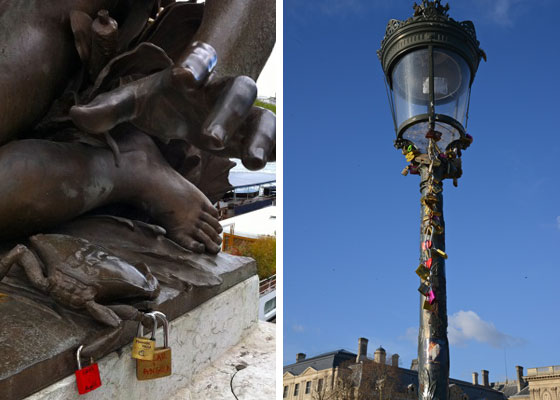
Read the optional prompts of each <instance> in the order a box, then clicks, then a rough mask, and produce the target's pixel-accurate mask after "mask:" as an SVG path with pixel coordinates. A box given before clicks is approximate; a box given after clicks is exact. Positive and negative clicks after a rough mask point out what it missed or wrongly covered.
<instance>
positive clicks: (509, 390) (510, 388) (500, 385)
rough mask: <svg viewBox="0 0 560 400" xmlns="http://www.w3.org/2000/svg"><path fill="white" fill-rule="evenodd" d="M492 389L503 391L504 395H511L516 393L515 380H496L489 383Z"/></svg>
mask: <svg viewBox="0 0 560 400" xmlns="http://www.w3.org/2000/svg"><path fill="white" fill-rule="evenodd" d="M490 386H491V387H492V389H495V390H499V391H500V392H503V393H504V394H505V395H506V397H511V396H514V395H515V394H517V381H511V382H508V383H504V382H496V383H492V384H491V385H490Z"/></svg>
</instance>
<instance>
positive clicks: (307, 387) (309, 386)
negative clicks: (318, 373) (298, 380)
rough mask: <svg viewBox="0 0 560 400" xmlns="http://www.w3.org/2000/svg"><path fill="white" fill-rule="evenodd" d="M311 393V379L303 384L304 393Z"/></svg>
mask: <svg viewBox="0 0 560 400" xmlns="http://www.w3.org/2000/svg"><path fill="white" fill-rule="evenodd" d="M309 393H311V381H307V382H306V384H305V394H309Z"/></svg>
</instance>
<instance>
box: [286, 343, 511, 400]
mask: <svg viewBox="0 0 560 400" xmlns="http://www.w3.org/2000/svg"><path fill="white" fill-rule="evenodd" d="M348 360H352V361H355V360H356V354H355V353H351V352H349V351H347V350H344V349H340V350H336V351H331V352H329V353H324V354H320V355H318V356H315V357H311V358H306V359H305V360H302V361H300V362H296V363H295V364H290V365H286V366H284V373H286V372H290V373H291V374H292V375H299V374H301V373H302V372H303V371H305V370H306V369H307V368H309V367H312V368H314V369H315V370H317V371H320V370H324V369H330V368H333V367H338V366H339V365H340V364H342V363H343V362H345V361H348ZM399 379H400V381H401V383H402V385H403V386H404V387H406V386H408V385H409V384H411V383H412V384H413V385H414V386H416V388H417V389H418V371H413V370H410V369H406V368H399ZM449 384H450V385H451V384H455V385H457V386H459V387H460V388H461V390H462V391H463V392H464V393H466V394H467V395H468V396H469V400H506V399H507V398H506V396H504V394H503V393H502V392H499V391H497V390H494V389H492V388H490V387H485V386H482V385H473V384H472V383H470V382H465V381H460V380H458V379H451V378H450V379H449ZM516 387H517V386H516Z"/></svg>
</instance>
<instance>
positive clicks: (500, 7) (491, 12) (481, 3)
mask: <svg viewBox="0 0 560 400" xmlns="http://www.w3.org/2000/svg"><path fill="white" fill-rule="evenodd" d="M476 4H477V8H478V10H479V11H481V12H483V13H484V15H485V16H486V17H488V18H489V19H490V20H492V21H493V22H494V23H496V24H498V25H501V26H505V27H512V26H513V25H514V22H515V20H516V19H517V18H518V17H519V16H520V15H521V14H523V13H524V12H525V11H526V10H527V9H528V7H530V6H531V5H532V4H531V2H530V1H528V0H478V1H477V2H476Z"/></svg>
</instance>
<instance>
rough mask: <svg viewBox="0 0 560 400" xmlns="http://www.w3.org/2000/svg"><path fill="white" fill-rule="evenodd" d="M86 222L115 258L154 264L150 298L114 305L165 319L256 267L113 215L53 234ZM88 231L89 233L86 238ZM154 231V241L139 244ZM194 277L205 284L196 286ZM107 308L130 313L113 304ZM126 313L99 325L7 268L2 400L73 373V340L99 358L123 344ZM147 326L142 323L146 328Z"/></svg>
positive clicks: (0, 299) (1, 310)
mask: <svg viewBox="0 0 560 400" xmlns="http://www.w3.org/2000/svg"><path fill="white" fill-rule="evenodd" d="M92 225H95V226H96V228H97V229H95V230H93V231H95V232H97V233H95V234H93V235H98V236H97V237H101V236H104V241H103V242H102V243H103V244H106V243H114V246H115V247H114V249H117V248H118V249H119V250H120V252H119V254H118V256H119V257H123V258H125V257H126V258H127V259H131V260H135V261H134V262H145V263H146V264H150V265H154V266H153V267H152V272H153V274H154V275H155V276H156V277H157V278H158V280H159V281H160V282H161V283H160V284H161V290H160V293H159V294H158V296H157V297H156V298H155V299H153V300H149V301H147V300H137V299H136V300H135V299H131V300H129V301H128V302H126V301H121V303H123V302H124V303H127V305H129V306H131V308H138V309H141V310H148V309H149V310H159V311H162V312H163V313H165V314H166V315H167V317H168V318H169V319H170V320H172V319H174V318H177V317H178V316H180V315H183V314H184V313H186V312H188V311H190V310H192V309H193V308H195V307H196V306H198V305H200V304H202V303H204V302H205V301H207V300H208V299H210V298H212V297H214V296H215V295H217V294H219V293H221V292H223V291H225V290H227V289H229V288H230V287H232V286H234V285H235V284H237V283H239V282H241V281H243V280H245V279H247V278H249V277H251V276H253V275H254V274H255V273H256V265H255V262H254V261H253V260H251V259H249V258H246V257H234V256H230V255H227V254H222V253H220V254H218V255H200V254H193V253H192V252H190V251H187V250H185V249H184V248H181V247H180V246H177V245H176V244H175V243H174V242H172V241H170V240H169V239H167V238H165V237H163V236H162V235H161V233H159V234H158V233H155V232H154V230H153V229H152V228H151V227H149V226H146V225H145V224H142V223H137V222H135V223H133V225H129V224H128V223H126V221H118V220H115V219H114V218H112V217H103V216H101V217H84V218H83V219H82V218H81V219H78V220H76V221H73V222H71V223H69V224H66V225H64V226H62V227H60V229H57V233H62V234H65V235H78V234H81V233H83V232H85V231H88V230H89V231H92V230H91V226H92ZM103 232H104V233H103ZM94 237H95V236H89V237H88V240H92V239H94ZM154 237H155V238H156V240H155V242H156V245H155V246H153V247H151V248H148V247H143V243H146V242H147V241H151V239H152V238H154ZM103 247H105V246H103ZM106 248H107V249H108V250H109V247H106ZM110 251H111V252H113V247H111V249H110ZM115 253H116V252H115ZM156 260H158V262H157V263H156ZM173 260H182V262H181V263H179V262H173ZM208 277H212V279H211V280H210V279H208ZM201 280H204V281H205V282H208V281H210V282H211V283H210V284H206V285H198V283H199V282H201ZM168 282H169V284H168ZM111 309H113V310H115V311H121V312H122V311H129V310H122V308H121V309H119V308H118V306H111ZM125 317H126V315H125ZM126 319H127V320H125V321H124V322H123V323H122V324H121V327H122V329H121V330H119V329H114V328H111V327H107V326H104V325H101V324H99V323H97V322H96V321H95V320H93V319H92V318H90V317H88V315H86V314H85V313H83V312H80V311H78V310H73V309H72V308H68V307H61V306H60V304H59V303H57V302H56V301H55V300H53V299H52V298H51V297H49V296H47V295H45V294H44V293H43V292H42V291H40V290H38V289H36V288H34V287H31V286H29V285H28V279H27V277H26V276H25V274H24V273H22V271H21V270H20V269H17V268H13V269H12V271H10V274H9V276H8V277H6V278H5V279H4V280H3V281H2V282H0V338H2V340H1V341H0V353H1V354H2V357H1V358H0V393H2V396H6V398H8V399H20V398H24V397H25V396H28V395H30V394H32V393H34V392H36V391H38V390H40V389H42V388H44V387H46V386H48V385H50V384H52V383H54V382H56V381H58V380H60V379H62V378H64V377H66V376H68V375H71V374H73V372H74V370H75V368H76V364H75V352H76V348H77V346H79V345H80V344H83V343H88V344H89V346H90V348H91V350H90V352H92V353H95V355H96V356H97V357H101V356H103V355H105V354H108V353H109V352H111V351H113V350H115V349H117V348H119V347H122V346H124V345H126V344H127V343H130V342H131V340H132V338H133V337H134V336H135V335H136V332H137V323H136V322H134V321H130V320H129V319H133V318H130V317H129V318H126ZM150 324H151V322H150V323H149V324H148V325H146V327H147V328H148V330H150V329H151V325H150ZM2 398H4V397H2Z"/></svg>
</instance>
